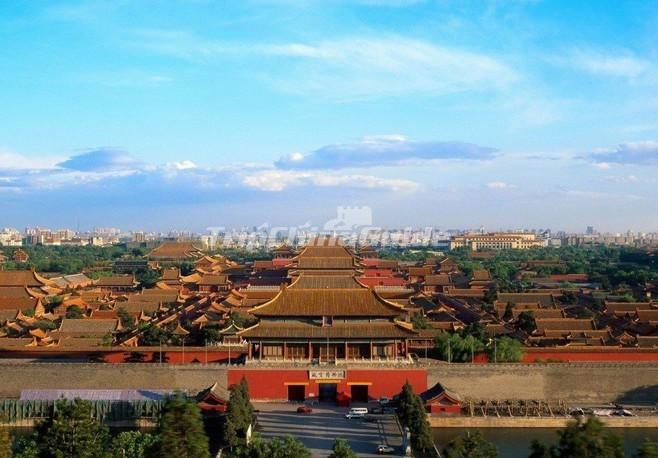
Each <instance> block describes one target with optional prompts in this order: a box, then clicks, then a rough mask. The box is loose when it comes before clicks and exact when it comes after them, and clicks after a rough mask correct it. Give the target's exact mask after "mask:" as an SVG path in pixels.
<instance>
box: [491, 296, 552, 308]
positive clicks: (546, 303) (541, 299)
mask: <svg viewBox="0 0 658 458" xmlns="http://www.w3.org/2000/svg"><path fill="white" fill-rule="evenodd" d="M498 301H500V302H504V303H505V304H507V303H508V302H511V303H512V304H517V303H538V304H540V305H541V306H542V307H550V306H552V305H553V302H554V301H553V295H552V294H546V293H498Z"/></svg>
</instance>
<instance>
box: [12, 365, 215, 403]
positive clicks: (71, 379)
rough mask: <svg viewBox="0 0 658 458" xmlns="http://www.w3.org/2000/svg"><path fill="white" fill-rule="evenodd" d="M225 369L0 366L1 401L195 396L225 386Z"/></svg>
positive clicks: (146, 366)
mask: <svg viewBox="0 0 658 458" xmlns="http://www.w3.org/2000/svg"><path fill="white" fill-rule="evenodd" d="M226 374H227V369H226V366H212V365H211V366H178V365H166V364H165V365H163V366H160V365H157V364H91V363H16V362H14V363H3V364H0V380H2V382H1V383H0V398H15V397H18V396H19V395H20V392H21V390H22V389H26V388H33V389H55V388H60V389H65V388H69V389H73V388H78V389H140V388H144V389H171V390H182V391H189V392H190V393H196V392H198V391H200V390H202V389H204V388H208V387H209V386H211V385H212V384H213V383H215V382H217V383H219V384H220V385H222V386H226V379H227V376H226Z"/></svg>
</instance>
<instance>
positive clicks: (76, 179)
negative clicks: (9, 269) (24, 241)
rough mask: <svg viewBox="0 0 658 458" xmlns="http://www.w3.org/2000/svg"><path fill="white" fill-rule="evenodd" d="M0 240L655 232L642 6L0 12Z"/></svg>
mask: <svg viewBox="0 0 658 458" xmlns="http://www.w3.org/2000/svg"><path fill="white" fill-rule="evenodd" d="M0 43H2V44H3V45H2V46H1V47H0V107H1V109H0V202H1V203H2V205H1V207H2V208H1V211H0V227H3V226H13V227H23V226H26V225H42V226H53V227H60V226H69V227H74V226H76V225H79V226H80V227H83V228H91V227H93V226H116V227H121V228H125V229H138V228H139V229H147V230H166V229H169V228H181V229H182V228H185V229H192V230H202V229H203V228H205V227H208V226H213V225H215V226H217V225H222V226H229V227H231V226H233V227H235V226H243V225H245V226H246V225H258V224H261V223H265V222H267V223H270V224H272V225H298V224H303V223H304V222H306V221H312V222H313V223H314V224H322V222H324V221H326V220H328V219H330V218H332V217H334V215H335V211H336V207H337V206H338V205H352V206H363V205H366V206H370V207H371V208H372V209H373V216H374V218H373V223H374V224H376V225H382V226H388V227H403V226H417V227H418V226H426V225H433V226H439V227H441V228H445V229H447V228H466V227H470V228H473V227H479V226H480V225H485V226H486V227H487V228H492V229H493V228H520V227H528V228H530V227H534V228H540V227H542V228H545V227H550V228H553V229H565V230H573V231H582V230H584V228H585V226H587V225H593V226H595V227H596V228H597V229H599V230H601V231H625V230H627V229H634V230H642V231H654V230H658V199H656V197H655V196H656V191H657V189H658V178H657V176H658V174H656V172H657V171H658V95H657V94H658V64H656V62H657V60H656V57H658V47H657V44H658V3H655V2H618V1H614V0H602V1H599V2H572V1H559V0H558V1H541V0H536V1H533V0H510V1H506V2H499V1H493V0H492V1H464V2H452V1H445V0H426V1H423V0H353V1H349V0H344V1H342V0H329V1H315V0H300V1H292V0H248V1H244V2H228V1H226V2H221V1H218V2H213V1H206V0H194V1H192V0H152V1H147V2H128V1H120V0H118V1H96V0H89V1H45V2H5V3H4V4H3V5H2V7H0Z"/></svg>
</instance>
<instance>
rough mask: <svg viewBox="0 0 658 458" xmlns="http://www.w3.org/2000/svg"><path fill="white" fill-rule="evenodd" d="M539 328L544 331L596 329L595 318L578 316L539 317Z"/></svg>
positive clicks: (537, 321)
mask: <svg viewBox="0 0 658 458" xmlns="http://www.w3.org/2000/svg"><path fill="white" fill-rule="evenodd" d="M535 323H536V325H537V330H538V331H539V332H540V333H542V332H544V331H591V330H594V329H596V326H595V325H594V321H593V320H588V319H576V318H537V319H535Z"/></svg>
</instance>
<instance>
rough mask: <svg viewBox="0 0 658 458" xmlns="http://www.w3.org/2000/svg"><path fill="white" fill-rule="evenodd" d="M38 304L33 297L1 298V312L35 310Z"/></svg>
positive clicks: (37, 300)
mask: <svg viewBox="0 0 658 458" xmlns="http://www.w3.org/2000/svg"><path fill="white" fill-rule="evenodd" d="M38 304H39V299H37V298H33V297H0V310H19V309H20V310H28V309H29V310H34V309H35V307H36V306H37V305H38Z"/></svg>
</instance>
